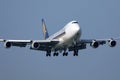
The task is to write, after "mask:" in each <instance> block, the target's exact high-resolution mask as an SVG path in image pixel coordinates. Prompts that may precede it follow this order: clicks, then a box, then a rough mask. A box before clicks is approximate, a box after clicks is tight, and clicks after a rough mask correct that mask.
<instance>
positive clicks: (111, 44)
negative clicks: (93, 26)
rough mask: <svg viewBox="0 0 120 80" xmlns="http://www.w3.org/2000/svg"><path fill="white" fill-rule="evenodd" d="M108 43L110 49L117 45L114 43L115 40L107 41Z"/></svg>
mask: <svg viewBox="0 0 120 80" xmlns="http://www.w3.org/2000/svg"><path fill="white" fill-rule="evenodd" d="M108 42H109V46H110V47H115V46H116V44H117V42H116V41H115V40H110V41H108Z"/></svg>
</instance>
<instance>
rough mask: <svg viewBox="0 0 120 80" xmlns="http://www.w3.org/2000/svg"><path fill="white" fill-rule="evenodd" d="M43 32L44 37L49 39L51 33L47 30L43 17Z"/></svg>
mask: <svg viewBox="0 0 120 80" xmlns="http://www.w3.org/2000/svg"><path fill="white" fill-rule="evenodd" d="M42 32H43V36H44V39H47V38H48V37H49V34H48V31H47V28H46V24H45V21H44V19H42Z"/></svg>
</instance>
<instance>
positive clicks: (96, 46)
mask: <svg viewBox="0 0 120 80" xmlns="http://www.w3.org/2000/svg"><path fill="white" fill-rule="evenodd" d="M90 46H91V47H93V48H98V47H99V43H98V42H97V41H95V40H94V41H92V43H91V44H90Z"/></svg>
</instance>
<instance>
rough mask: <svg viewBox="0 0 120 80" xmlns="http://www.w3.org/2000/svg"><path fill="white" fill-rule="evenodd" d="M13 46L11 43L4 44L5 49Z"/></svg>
mask: <svg viewBox="0 0 120 80" xmlns="http://www.w3.org/2000/svg"><path fill="white" fill-rule="evenodd" d="M11 46H12V44H11V42H8V41H6V42H5V43H4V47H5V48H10V47H11Z"/></svg>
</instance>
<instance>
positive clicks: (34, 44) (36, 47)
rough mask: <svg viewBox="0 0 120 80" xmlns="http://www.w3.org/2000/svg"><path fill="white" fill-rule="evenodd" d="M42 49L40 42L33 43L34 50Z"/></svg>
mask: <svg viewBox="0 0 120 80" xmlns="http://www.w3.org/2000/svg"><path fill="white" fill-rule="evenodd" d="M39 47H40V44H39V43H38V42H33V43H32V48H33V49H38V48H39Z"/></svg>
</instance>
